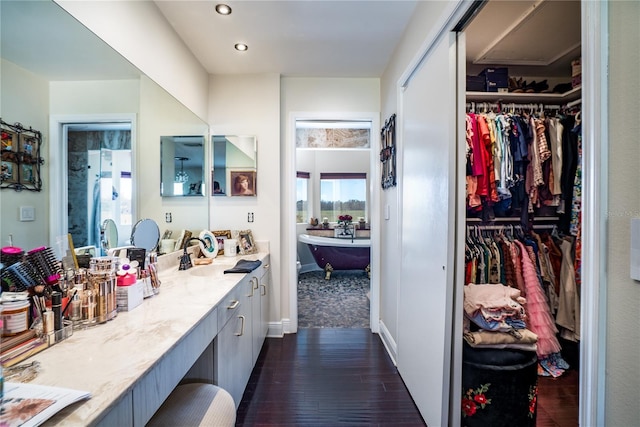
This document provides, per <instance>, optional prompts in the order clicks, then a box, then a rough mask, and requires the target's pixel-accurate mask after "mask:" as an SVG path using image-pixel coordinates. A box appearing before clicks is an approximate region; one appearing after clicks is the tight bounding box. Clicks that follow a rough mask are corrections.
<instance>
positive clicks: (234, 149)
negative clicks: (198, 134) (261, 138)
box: [211, 135, 258, 197]
mask: <svg viewBox="0 0 640 427" xmlns="http://www.w3.org/2000/svg"><path fill="white" fill-rule="evenodd" d="M211 148H212V149H211V153H212V161H211V165H212V170H211V188H212V191H211V195H212V196H244V197H246V196H256V195H257V194H258V191H257V190H258V187H257V172H258V170H257V166H258V163H257V155H258V151H257V141H256V137H255V136H252V135H244V136H242V135H213V136H211Z"/></svg>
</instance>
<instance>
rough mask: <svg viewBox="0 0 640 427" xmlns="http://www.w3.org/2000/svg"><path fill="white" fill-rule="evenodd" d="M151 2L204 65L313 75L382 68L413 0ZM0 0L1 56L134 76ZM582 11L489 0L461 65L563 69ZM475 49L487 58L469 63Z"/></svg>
mask: <svg viewBox="0 0 640 427" xmlns="http://www.w3.org/2000/svg"><path fill="white" fill-rule="evenodd" d="M147 1H149V0H147ZM418 1H420V0H418ZM422 1H424V0H422ZM155 3H156V5H157V6H158V8H159V9H160V11H161V12H162V13H163V14H164V16H165V17H166V18H167V21H168V22H169V23H170V24H171V25H172V26H173V28H174V29H175V31H176V33H177V34H178V35H179V36H180V37H181V38H182V39H183V41H184V43H185V45H186V46H187V47H188V48H189V49H190V50H191V51H192V52H193V54H194V55H195V56H196V58H197V59H198V60H199V61H200V63H201V64H202V65H203V67H204V68H206V69H207V71H208V72H209V73H211V74H236V73H279V74H282V75H285V76H313V77H380V76H381V75H382V73H383V72H384V70H385V67H386V66H387V63H388V62H389V60H390V57H391V55H392V53H393V51H394V49H395V48H396V46H397V44H398V43H399V41H400V39H401V37H402V34H403V32H404V30H405V28H406V26H407V25H408V23H409V21H410V19H411V17H412V13H413V11H414V9H415V7H416V5H417V1H415V0H411V1H404V0H351V1H344V0H343V1H333V0H287V1H269V0H265V1H254V0H246V1H245V0H243V1H240V0H235V1H228V2H227V3H228V4H229V5H230V6H231V7H232V8H233V13H232V14H231V15H229V16H220V15H218V14H216V12H215V11H214V6H215V4H216V2H214V1H202V0H198V1H190V0H162V1H156V2H155ZM0 8H1V14H2V25H1V32H2V46H1V48H2V51H1V53H2V57H3V58H5V59H8V60H10V61H12V62H14V63H16V64H17V65H20V66H22V67H24V68H26V69H28V70H31V71H33V72H34V73H36V74H39V75H42V76H43V77H45V78H48V79H50V80H82V79H107V78H109V77H110V76H111V77H112V78H131V77H132V76H133V75H135V73H136V70H135V68H133V67H132V66H131V65H130V64H129V63H128V62H127V61H125V60H123V58H122V57H120V56H119V55H118V54H117V53H115V52H114V51H113V50H112V49H110V48H109V47H108V46H106V44H104V43H102V42H101V40H100V39H98V38H97V37H96V36H95V35H93V34H92V33H90V32H89V31H87V30H86V28H84V27H82V26H81V25H79V24H78V23H77V21H75V19H73V18H72V17H70V16H69V15H68V14H67V13H66V12H65V11H64V10H62V9H61V8H59V7H58V6H57V5H56V4H55V3H53V2H51V1H49V0H46V1H43V0H38V1H8V0H2V1H0ZM532 11H533V13H531V12H532ZM579 12H580V2H579V1H570V2H565V1H555V0H516V1H504V0H491V1H490V2H488V3H487V5H486V6H485V7H484V8H483V9H482V10H481V11H480V12H479V13H478V15H477V16H476V17H475V19H474V20H473V22H472V23H471V24H470V25H469V26H468V28H467V29H466V30H465V32H466V34H467V37H466V38H467V56H468V69H469V70H471V71H472V72H473V71H474V70H475V71H479V70H481V69H482V68H484V67H486V66H487V64H486V62H487V61H486V60H485V61H482V59H483V58H485V57H490V58H492V59H491V61H495V62H496V64H500V63H502V62H500V61H510V60H511V61H513V60H514V59H515V58H516V57H517V58H523V57H527V58H529V59H531V60H539V61H543V62H548V61H549V60H550V59H558V60H557V61H556V62H552V63H550V64H548V65H544V66H534V67H533V68H530V66H527V68H526V69H525V68H522V66H521V67H520V68H519V69H518V67H510V71H511V70H512V69H513V70H517V69H518V70H519V71H520V70H527V71H529V70H533V71H534V72H538V74H540V75H544V73H560V72H562V73H566V72H568V65H567V64H568V63H569V61H570V60H571V59H573V58H575V57H576V51H575V49H573V51H572V50H571V49H572V47H575V46H576V44H579V40H580V30H579V24H580V13H579ZM541 27H542V28H541ZM25 28H29V31H24V29H25ZM427 30H428V29H425V37H426V35H427V33H428V31H427ZM237 42H244V43H247V44H248V45H249V50H248V51H246V52H237V51H235V50H234V48H233V45H234V44H235V43H237ZM521 45H524V46H521ZM487 48H491V49H487ZM563 55H564V56H563ZM577 55H579V49H578V51H577ZM478 58H479V59H480V61H481V62H484V63H482V64H479V63H478V64H473V60H475V59H478ZM485 59H486V58H485ZM474 67H475V68H474ZM520 74H524V71H523V72H522V73H520ZM516 75H517V74H516Z"/></svg>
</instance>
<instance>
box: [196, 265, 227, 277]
mask: <svg viewBox="0 0 640 427" xmlns="http://www.w3.org/2000/svg"><path fill="white" fill-rule="evenodd" d="M187 271H188V272H189V274H191V275H192V276H198V277H222V276H223V275H224V268H222V267H221V266H219V265H204V266H199V265H196V266H194V267H191V268H190V269H189V270H187Z"/></svg>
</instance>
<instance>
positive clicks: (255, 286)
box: [251, 276, 258, 289]
mask: <svg viewBox="0 0 640 427" xmlns="http://www.w3.org/2000/svg"><path fill="white" fill-rule="evenodd" d="M251 281H252V282H253V289H258V278H257V277H255V276H253V277H252V278H251Z"/></svg>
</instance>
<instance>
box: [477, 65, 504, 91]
mask: <svg viewBox="0 0 640 427" xmlns="http://www.w3.org/2000/svg"><path fill="white" fill-rule="evenodd" d="M480 75H481V76H483V77H484V79H485V88H486V89H485V90H486V91H487V92H508V91H509V69H508V68H506V67H501V68H485V69H484V70H482V72H481V73H480Z"/></svg>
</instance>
